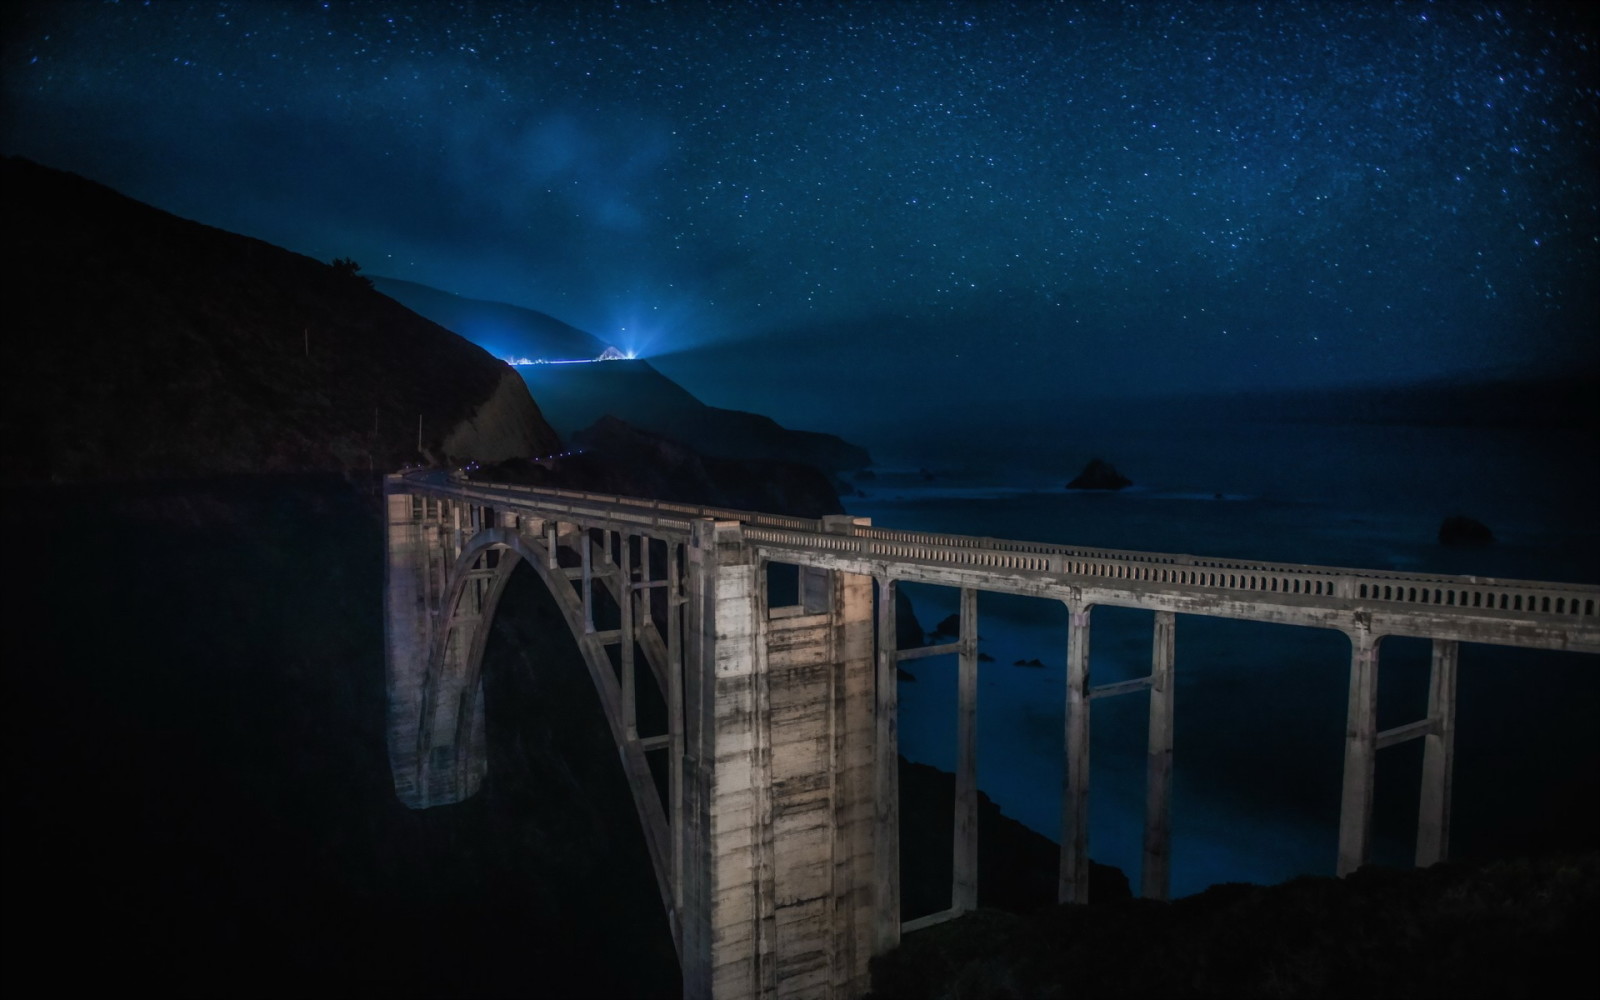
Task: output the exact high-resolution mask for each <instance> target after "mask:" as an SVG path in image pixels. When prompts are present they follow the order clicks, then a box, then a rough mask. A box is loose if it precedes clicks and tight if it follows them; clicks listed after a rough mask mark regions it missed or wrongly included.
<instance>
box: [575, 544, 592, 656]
mask: <svg viewBox="0 0 1600 1000" xmlns="http://www.w3.org/2000/svg"><path fill="white" fill-rule="evenodd" d="M578 555H579V557H580V558H581V560H582V563H583V631H584V633H585V634H590V633H593V632H594V536H593V535H592V534H591V533H590V532H589V529H588V528H584V527H579V528H578Z"/></svg>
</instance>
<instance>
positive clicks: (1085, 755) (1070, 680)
mask: <svg viewBox="0 0 1600 1000" xmlns="http://www.w3.org/2000/svg"><path fill="white" fill-rule="evenodd" d="M1067 607H1068V609H1069V610H1070V612H1071V616H1072V623H1071V626H1070V628H1069V629H1068V631H1067V725H1066V730H1067V732H1066V761H1065V767H1064V768H1063V773H1062V785H1063V787H1062V790H1061V875H1060V879H1059V883H1058V885H1057V887H1056V899H1057V900H1058V901H1059V902H1062V903H1087V902H1088V901H1089V612H1090V611H1091V610H1092V608H1091V606H1090V605H1083V606H1082V607H1081V608H1079V607H1074V606H1073V605H1071V604H1070V603H1069V604H1068V605H1067Z"/></svg>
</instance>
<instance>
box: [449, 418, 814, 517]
mask: <svg viewBox="0 0 1600 1000" xmlns="http://www.w3.org/2000/svg"><path fill="white" fill-rule="evenodd" d="M573 445H574V446H575V447H577V448H580V449H582V452H581V453H580V454H575V455H572V456H571V457H568V458H563V459H561V460H559V461H558V462H556V463H555V465H554V467H553V468H546V467H545V466H543V465H539V464H537V463H534V462H528V461H510V462H505V463H501V464H498V465H490V466H483V467H481V468H479V469H476V470H474V471H473V472H472V473H471V475H472V476H473V477H474V478H477V479H482V480H485V481H490V482H510V483H524V484H527V485H530V486H554V487H559V488H561V489H572V490H590V491H593V492H596V493H614V494H618V495H620V496H634V497H650V498H653V499H656V500H673V501H677V502H679V503H697V504H704V505H706V506H709V507H726V508H731V509H733V510H758V511H766V512H772V513H785V514H794V515H795V516H797V517H821V516H822V515H824V514H838V513H842V512H843V510H844V507H843V506H842V505H841V504H840V503H839V495H838V494H837V493H836V492H834V487H833V483H832V481H831V480H830V479H829V477H828V476H826V475H824V474H823V473H822V472H820V471H818V470H817V469H816V468H814V467H812V466H809V465H801V464H798V463H795V462H779V461H771V460H760V459H732V458H716V457H713V456H710V455H704V454H701V453H700V452H698V451H696V450H695V449H693V448H691V447H689V446H688V445H685V444H683V443H681V442H679V441H676V440H674V439H672V438H668V437H664V436H662V435H660V434H654V433H651V432H649V431H644V430H640V429H639V428H637V427H633V426H631V425H629V424H627V423H624V422H623V421H621V420H618V419H617V418H616V417H604V418H602V419H600V420H599V421H596V422H595V424H594V425H593V426H591V427H588V428H585V429H584V430H581V431H579V432H578V433H577V434H576V435H574V437H573Z"/></svg>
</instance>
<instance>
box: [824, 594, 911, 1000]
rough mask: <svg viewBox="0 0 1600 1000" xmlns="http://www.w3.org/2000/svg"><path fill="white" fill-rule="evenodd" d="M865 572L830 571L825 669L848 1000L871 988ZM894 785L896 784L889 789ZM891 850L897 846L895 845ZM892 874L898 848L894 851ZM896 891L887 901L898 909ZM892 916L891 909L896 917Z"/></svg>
mask: <svg viewBox="0 0 1600 1000" xmlns="http://www.w3.org/2000/svg"><path fill="white" fill-rule="evenodd" d="M872 587H873V581H872V577H870V576H860V575H856V574H853V573H836V574H834V582H833V588H832V590H833V593H832V605H833V609H832V614H831V616H830V617H831V621H830V623H829V628H830V632H831V640H832V641H831V648H830V659H831V666H832V669H833V684H832V691H831V701H832V706H831V712H830V713H829V718H830V723H829V731H830V740H831V744H832V746H831V751H830V753H829V767H830V770H831V771H832V774H833V776H834V780H833V789H832V795H831V798H832V805H833V864H832V874H833V877H832V885H831V886H830V887H829V893H830V896H831V897H832V904H831V911H832V915H831V916H830V917H829V920H828V924H829V928H830V929H831V931H832V935H833V972H832V983H831V985H832V995H833V996H836V997H855V996H861V995H863V994H865V993H866V992H867V988H868V987H869V986H870V985H871V983H870V981H869V978H868V974H867V973H868V970H867V962H868V960H869V959H870V958H871V957H872V955H873V954H874V951H873V948H874V944H875V939H876V935H877V926H876V916H877V905H878V903H877V899H876V896H877V891H876V884H875V883H874V881H873V879H874V875H875V871H876V862H875V844H876V837H877V808H876V806H877V773H876V755H875V753H874V750H873V740H874V738H875V736H876V727H877V719H876V711H875V709H876V704H875V702H876V688H877V684H876V674H877V665H876V649H875V646H876V643H875V641H874V639H875V636H874V623H873V616H872ZM896 787H897V788H898V785H897V786H896ZM896 848H898V845H896ZM895 857H896V859H897V863H896V880H895V885H896V886H897V887H898V886H899V879H898V857H899V855H898V851H897V853H896V854H895ZM899 905H900V903H899V892H898V890H897V891H896V893H895V900H894V906H895V907H896V909H898V907H899ZM897 917H898V914H897Z"/></svg>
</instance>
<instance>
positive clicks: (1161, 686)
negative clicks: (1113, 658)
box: [1139, 611, 1177, 899]
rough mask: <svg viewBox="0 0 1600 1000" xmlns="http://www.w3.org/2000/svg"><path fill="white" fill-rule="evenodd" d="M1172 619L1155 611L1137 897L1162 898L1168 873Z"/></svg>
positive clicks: (1167, 886)
mask: <svg viewBox="0 0 1600 1000" xmlns="http://www.w3.org/2000/svg"><path fill="white" fill-rule="evenodd" d="M1176 644H1177V623H1176V616H1175V615H1174V614H1173V613H1172V612H1170V611H1157V612H1156V623H1155V634H1154V636H1153V638H1152V641H1151V651H1150V730H1149V734H1148V739H1147V743H1146V752H1145V788H1144V865H1143V867H1142V870H1141V872H1140V885H1139V895H1140V896H1143V897H1144V898H1145V899H1166V898H1167V895H1168V893H1169V892H1170V890H1171V882H1172V877H1171V872H1172V819H1171V813H1172V702H1173V687H1174V683H1173V681H1174V678H1173V675H1172V661H1173V652H1174V647H1175V646H1176Z"/></svg>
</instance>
